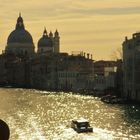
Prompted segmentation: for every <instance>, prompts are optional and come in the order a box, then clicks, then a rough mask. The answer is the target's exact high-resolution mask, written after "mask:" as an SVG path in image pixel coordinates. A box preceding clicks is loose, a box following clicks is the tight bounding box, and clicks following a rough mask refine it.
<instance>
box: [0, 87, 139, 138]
mask: <svg viewBox="0 0 140 140" xmlns="http://www.w3.org/2000/svg"><path fill="white" fill-rule="evenodd" d="M76 118H85V119H88V120H89V121H90V124H91V126H92V127H93V130H94V132H93V133H82V134H77V133H76V132H75V131H74V130H73V129H71V128H70V124H71V120H72V119H76ZM0 119H3V120H4V121H6V122H7V123H8V125H9V127H10V131H11V135H10V140H140V107H139V106H136V105H110V104H105V103H102V102H101V101H100V99H98V98H95V97H91V96H81V95H76V94H72V93H64V92H59V93H55V92H47V91H39V90H31V89H14V88H7V89H6V88H1V89H0Z"/></svg>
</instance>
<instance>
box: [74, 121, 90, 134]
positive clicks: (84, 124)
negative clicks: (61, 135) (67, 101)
mask: <svg viewBox="0 0 140 140" xmlns="http://www.w3.org/2000/svg"><path fill="white" fill-rule="evenodd" d="M71 127H72V128H73V129H74V130H75V131H76V132H77V133H83V132H93V128H92V127H91V126H90V124H89V122H88V121H87V120H86V119H79V120H72V122H71Z"/></svg>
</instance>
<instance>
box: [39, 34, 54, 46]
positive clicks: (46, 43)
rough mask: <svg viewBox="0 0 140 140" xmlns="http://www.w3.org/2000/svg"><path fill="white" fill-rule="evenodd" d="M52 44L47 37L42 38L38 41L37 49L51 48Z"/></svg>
mask: <svg viewBox="0 0 140 140" xmlns="http://www.w3.org/2000/svg"><path fill="white" fill-rule="evenodd" d="M52 46H53V43H52V40H51V39H50V38H49V37H46V36H43V37H42V38H40V39H39V41H38V47H52Z"/></svg>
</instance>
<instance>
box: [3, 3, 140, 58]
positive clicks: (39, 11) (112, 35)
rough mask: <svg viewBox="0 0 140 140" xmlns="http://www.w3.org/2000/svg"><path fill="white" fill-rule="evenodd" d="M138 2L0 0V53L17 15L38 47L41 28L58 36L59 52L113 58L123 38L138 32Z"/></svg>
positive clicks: (139, 11) (139, 23)
mask: <svg viewBox="0 0 140 140" xmlns="http://www.w3.org/2000/svg"><path fill="white" fill-rule="evenodd" d="M139 5H140V1H139V0H133V2H132V0H86V1H85V0H76V1H72V0H59V1H54V0H40V1H38V0H30V1H28V0H24V1H19V0H12V2H11V1H10V0H0V6H1V12H0V19H1V22H0V23H1V24H0V32H1V36H0V46H1V47H0V51H2V50H4V49H5V46H6V43H7V38H8V36H9V34H10V33H11V32H12V31H13V30H14V29H15V24H16V20H17V17H18V15H19V13H20V12H21V15H22V17H23V19H24V24H25V28H26V30H28V31H29V32H30V33H31V35H32V37H33V40H34V44H35V46H36V48H37V42H38V40H39V38H40V37H41V36H42V33H43V30H44V26H45V27H46V29H47V31H48V32H50V30H51V31H52V32H55V30H56V29H58V31H59V33H60V37H61V38H60V50H61V52H68V53H71V52H72V51H84V52H87V53H91V54H93V59H94V60H99V59H105V60H109V59H112V58H111V55H112V52H113V51H115V50H116V49H117V48H121V45H122V42H123V41H124V38H125V36H129V38H130V37H131V34H133V33H134V32H136V31H139V30H140V6H139Z"/></svg>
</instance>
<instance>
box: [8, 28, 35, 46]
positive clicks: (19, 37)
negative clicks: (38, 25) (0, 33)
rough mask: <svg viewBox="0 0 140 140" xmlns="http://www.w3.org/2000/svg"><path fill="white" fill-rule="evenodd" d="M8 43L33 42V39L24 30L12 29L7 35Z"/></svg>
mask: <svg viewBox="0 0 140 140" xmlns="http://www.w3.org/2000/svg"><path fill="white" fill-rule="evenodd" d="M9 43H33V39H32V36H31V35H30V33H29V32H28V31H26V30H14V31H13V32H11V33H10V35H9V37H8V40H7V44H9Z"/></svg>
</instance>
